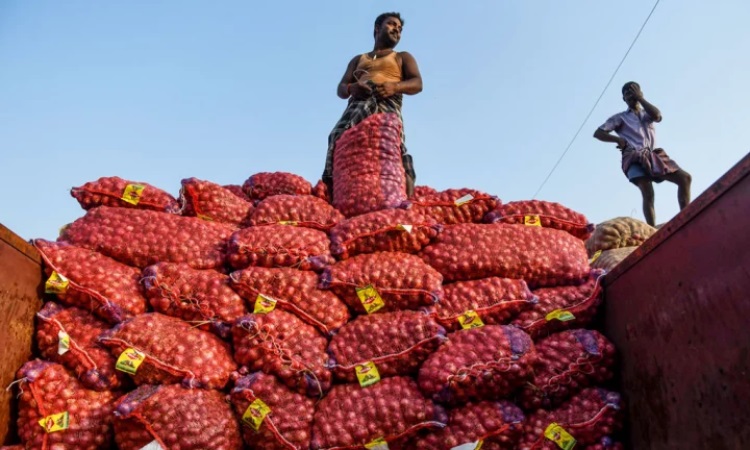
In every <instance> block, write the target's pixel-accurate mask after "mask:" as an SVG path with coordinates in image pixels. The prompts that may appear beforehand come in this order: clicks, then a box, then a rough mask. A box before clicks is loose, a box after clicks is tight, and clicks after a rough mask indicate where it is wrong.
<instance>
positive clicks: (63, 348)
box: [57, 330, 70, 355]
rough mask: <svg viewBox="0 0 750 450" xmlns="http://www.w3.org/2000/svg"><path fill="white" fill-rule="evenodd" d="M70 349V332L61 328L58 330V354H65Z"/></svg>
mask: <svg viewBox="0 0 750 450" xmlns="http://www.w3.org/2000/svg"><path fill="white" fill-rule="evenodd" d="M68 350H70V336H68V333H66V332H64V331H63V330H60V331H58V332H57V354H58V355H64V354H66V353H68Z"/></svg>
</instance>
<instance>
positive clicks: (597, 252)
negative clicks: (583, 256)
mask: <svg viewBox="0 0 750 450" xmlns="http://www.w3.org/2000/svg"><path fill="white" fill-rule="evenodd" d="M600 256H602V251H601V250H597V251H596V253H594V256H592V257H591V259H589V264H594V261H596V260H597V259H599V257H600Z"/></svg>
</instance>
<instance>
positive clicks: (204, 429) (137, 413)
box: [114, 385, 242, 450]
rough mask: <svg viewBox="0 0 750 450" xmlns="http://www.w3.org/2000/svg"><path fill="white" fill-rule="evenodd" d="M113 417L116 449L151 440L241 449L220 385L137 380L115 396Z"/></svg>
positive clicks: (197, 449)
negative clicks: (214, 387)
mask: <svg viewBox="0 0 750 450" xmlns="http://www.w3.org/2000/svg"><path fill="white" fill-rule="evenodd" d="M114 417H115V441H116V442H117V448H118V449H120V450H142V449H143V448H144V447H145V446H147V445H148V444H150V443H152V442H156V444H158V445H159V446H160V447H161V448H162V449H181V450H203V449H208V448H210V449H215V450H242V438H241V436H240V427H239V424H238V423H237V418H236V417H235V416H234V414H233V413H232V408H231V406H229V405H228V404H227V401H226V398H225V395H224V394H223V393H221V392H219V391H213V390H205V389H186V388H183V387H181V386H178V385H168V386H149V385H147V386H141V387H139V388H138V389H136V390H135V391H132V392H130V393H129V394H128V395H126V396H123V397H121V398H120V399H119V400H118V401H117V404H116V409H115V412H114ZM149 448H151V447H149Z"/></svg>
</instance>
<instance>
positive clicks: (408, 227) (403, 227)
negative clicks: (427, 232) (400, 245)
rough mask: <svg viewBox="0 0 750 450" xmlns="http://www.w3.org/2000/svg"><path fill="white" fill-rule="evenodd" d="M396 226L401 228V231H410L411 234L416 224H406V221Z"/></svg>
mask: <svg viewBox="0 0 750 450" xmlns="http://www.w3.org/2000/svg"><path fill="white" fill-rule="evenodd" d="M396 228H398V229H399V230H401V231H406V232H407V233H410V234H411V230H413V229H414V225H409V224H405V223H400V224H398V227H396Z"/></svg>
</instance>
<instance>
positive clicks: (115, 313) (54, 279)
mask: <svg viewBox="0 0 750 450" xmlns="http://www.w3.org/2000/svg"><path fill="white" fill-rule="evenodd" d="M34 246H36V248H37V250H39V254H40V255H41V256H42V259H43V260H44V271H45V273H46V275H47V277H50V278H49V279H48V281H47V282H46V283H45V291H46V292H47V293H50V294H57V298H58V299H59V300H60V301H61V302H62V303H64V304H66V305H68V306H77V307H80V308H82V309H85V310H87V311H90V312H93V313H94V314H96V315H97V316H99V317H101V318H103V319H104V320H106V321H108V322H110V323H118V322H121V321H123V320H125V319H128V318H130V317H133V316H135V315H137V314H141V313H144V312H146V306H147V302H146V299H145V298H144V297H143V294H142V293H141V289H140V285H139V280H140V278H141V273H140V270H138V269H136V268H135V267H130V266H127V265H125V264H122V263H119V262H117V261H115V260H114V259H112V258H109V257H107V256H104V255H102V254H100V253H97V252H95V251H91V250H89V249H86V248H82V247H76V246H74V245H70V244H68V243H65V242H49V241H45V240H43V239H36V240H34Z"/></svg>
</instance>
